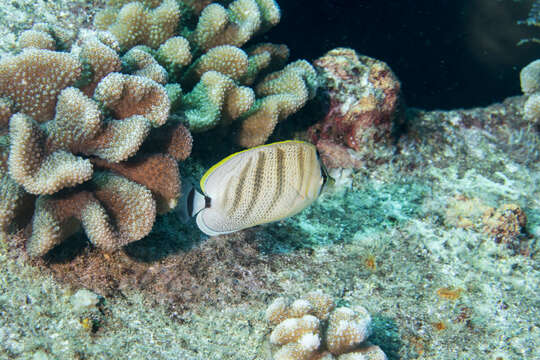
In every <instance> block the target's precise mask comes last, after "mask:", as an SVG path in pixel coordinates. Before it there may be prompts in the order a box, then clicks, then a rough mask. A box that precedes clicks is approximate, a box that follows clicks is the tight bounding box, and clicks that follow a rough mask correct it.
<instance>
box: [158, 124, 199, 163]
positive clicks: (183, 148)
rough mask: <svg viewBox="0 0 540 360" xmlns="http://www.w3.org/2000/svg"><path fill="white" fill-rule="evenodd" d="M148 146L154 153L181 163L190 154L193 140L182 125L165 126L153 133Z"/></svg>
mask: <svg viewBox="0 0 540 360" xmlns="http://www.w3.org/2000/svg"><path fill="white" fill-rule="evenodd" d="M149 146H152V147H153V148H154V150H155V151H156V152H160V153H165V154H168V155H170V156H172V157H173V158H174V159H175V160H176V161H183V160H186V159H187V158H188V156H189V155H190V154H191V149H192V147H193V138H192V136H191V133H190V132H189V130H188V129H187V128H186V127H185V126H184V125H182V124H177V125H171V126H167V125H166V126H163V127H161V128H159V129H157V130H156V131H154V132H153V134H152V137H151V144H149Z"/></svg>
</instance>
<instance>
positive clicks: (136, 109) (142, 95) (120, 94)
mask: <svg viewBox="0 0 540 360" xmlns="http://www.w3.org/2000/svg"><path fill="white" fill-rule="evenodd" d="M94 98H95V99H96V100H98V101H100V102H101V103H102V104H103V105H104V106H105V107H107V108H108V109H109V110H110V111H111V112H112V113H113V116H114V118H115V119H126V118H129V117H131V116H134V115H140V116H143V117H144V118H145V119H146V120H147V121H148V122H149V123H150V125H152V126H154V127H158V126H161V125H163V124H165V122H166V121H167V117H168V115H169V110H170V107H171V104H170V101H169V97H168V96H167V92H166V91H165V89H164V88H163V87H162V86H160V85H159V84H157V83H156V82H155V81H152V80H150V79H147V78H144V77H141V76H133V75H125V74H119V73H112V74H109V75H107V77H105V78H104V79H103V80H102V81H101V82H100V83H99V85H98V86H97V88H96V91H95V93H94Z"/></svg>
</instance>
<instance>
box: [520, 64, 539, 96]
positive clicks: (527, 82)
mask: <svg viewBox="0 0 540 360" xmlns="http://www.w3.org/2000/svg"><path fill="white" fill-rule="evenodd" d="M519 79H520V84H521V91H523V93H524V94H526V95H530V94H532V93H535V92H538V91H540V59H539V60H535V61H533V62H531V63H530V64H528V65H527V66H525V67H524V68H523V69H521V72H520V73H519Z"/></svg>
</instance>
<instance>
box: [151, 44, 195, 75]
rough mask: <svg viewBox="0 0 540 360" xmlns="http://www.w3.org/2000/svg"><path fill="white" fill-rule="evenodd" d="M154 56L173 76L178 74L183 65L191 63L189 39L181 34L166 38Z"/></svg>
mask: <svg viewBox="0 0 540 360" xmlns="http://www.w3.org/2000/svg"><path fill="white" fill-rule="evenodd" d="M156 58H157V59H158V61H159V62H160V63H162V64H163V65H164V66H165V67H166V68H167V71H168V72H169V73H171V74H173V76H174V75H176V74H178V73H179V71H180V70H181V69H182V68H183V67H184V66H187V65H189V64H190V63H191V59H192V57H191V49H190V45H189V41H188V40H187V39H186V38H184V37H181V36H174V37H171V38H169V39H167V41H165V42H164V43H163V44H161V46H160V47H159V49H158V50H157V52H156Z"/></svg>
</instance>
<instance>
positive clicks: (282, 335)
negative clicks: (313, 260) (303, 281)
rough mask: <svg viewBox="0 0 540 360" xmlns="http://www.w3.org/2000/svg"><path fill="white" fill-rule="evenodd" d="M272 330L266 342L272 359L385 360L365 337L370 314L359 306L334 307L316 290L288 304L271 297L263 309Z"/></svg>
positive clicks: (383, 355) (369, 328)
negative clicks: (271, 347) (267, 305)
mask: <svg viewBox="0 0 540 360" xmlns="http://www.w3.org/2000/svg"><path fill="white" fill-rule="evenodd" d="M266 319H267V320H268V322H269V323H270V324H271V325H274V326H275V327H274V329H273V330H272V332H271V333H270V339H269V340H270V343H271V344H272V345H274V347H275V348H276V350H275V352H274V359H275V360H317V359H326V360H331V359H338V360H343V359H350V360H385V359H386V355H385V354H384V352H383V351H382V350H381V349H380V348H379V347H378V346H375V345H372V344H369V343H368V342H367V341H366V340H367V339H368V337H369V335H370V333H371V317H370V315H369V313H368V312H367V310H366V309H364V308H363V307H361V306H355V307H353V308H348V307H338V308H335V305H334V302H333V300H332V298H331V297H330V296H328V295H326V294H324V293H323V292H322V291H320V290H315V291H312V292H309V293H308V294H306V297H305V299H298V300H295V301H293V302H292V303H289V302H288V301H287V300H286V299H285V298H283V297H280V298H277V299H275V300H274V301H273V302H272V304H270V306H269V307H268V309H267V310H266Z"/></svg>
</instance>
